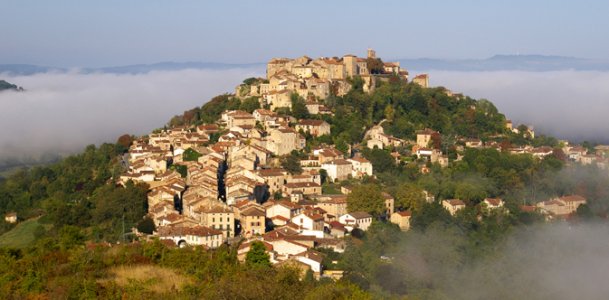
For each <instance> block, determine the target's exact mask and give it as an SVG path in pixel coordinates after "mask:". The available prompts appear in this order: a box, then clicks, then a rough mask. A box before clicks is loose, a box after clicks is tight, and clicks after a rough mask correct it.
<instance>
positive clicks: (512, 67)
mask: <svg viewBox="0 0 609 300" xmlns="http://www.w3.org/2000/svg"><path fill="white" fill-rule="evenodd" d="M397 61H399V62H400V64H401V66H402V67H404V68H406V69H408V70H440V71H442V70H443V71H530V72H543V71H560V70H577V71H609V61H603V60H594V59H585V58H577V57H566V56H547V55H495V56H493V57H490V58H486V59H454V60H451V59H436V58H403V59H397ZM265 65H266V63H264V62H259V63H247V64H228V63H216V62H171V61H170V62H159V63H153V64H135V65H125V66H113V67H101V68H81V69H77V71H78V72H80V73H85V74H87V73H112V74H141V73H148V72H152V71H177V70H186V69H196V70H227V69H237V68H263V67H265ZM70 70H71V69H69V68H64V67H48V66H36V65H27V64H0V73H7V74H9V75H32V74H37V73H47V72H67V71H70Z"/></svg>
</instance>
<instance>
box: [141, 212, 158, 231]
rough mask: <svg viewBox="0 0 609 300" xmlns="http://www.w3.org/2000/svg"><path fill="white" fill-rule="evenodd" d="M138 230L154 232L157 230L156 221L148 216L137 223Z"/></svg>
mask: <svg viewBox="0 0 609 300" xmlns="http://www.w3.org/2000/svg"><path fill="white" fill-rule="evenodd" d="M137 230H138V231H139V232H143V233H146V234H152V233H153V232H154V231H155V230H156V226H155V225H154V221H153V220H152V219H151V218H150V217H148V216H147V217H145V218H144V219H142V220H141V221H140V222H139V223H138V224H137Z"/></svg>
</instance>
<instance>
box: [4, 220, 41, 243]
mask: <svg viewBox="0 0 609 300" xmlns="http://www.w3.org/2000/svg"><path fill="white" fill-rule="evenodd" d="M38 225H39V223H38V218H36V219H29V220H27V221H23V222H21V223H19V224H17V226H16V227H15V228H13V229H12V230H11V231H9V232H6V233H4V234H3V235H0V247H12V248H23V247H26V246H28V245H30V244H31V243H32V242H33V241H34V230H36V227H38Z"/></svg>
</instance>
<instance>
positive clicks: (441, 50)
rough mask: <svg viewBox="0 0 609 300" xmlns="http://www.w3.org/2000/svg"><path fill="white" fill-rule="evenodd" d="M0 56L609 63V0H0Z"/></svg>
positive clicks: (99, 62) (33, 59) (88, 61)
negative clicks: (527, 57)
mask: <svg viewBox="0 0 609 300" xmlns="http://www.w3.org/2000/svg"><path fill="white" fill-rule="evenodd" d="M0 7H2V9H0V25H2V26H1V27H2V28H3V33H2V35H3V37H2V39H1V40H0V63H4V64H7V63H29V64H39V65H51V66H66V67H76V66H83V67H84V66H87V67H100V66H112V65H125V64H136V63H154V62H159V61H206V62H226V63H249V62H264V61H266V60H268V59H269V58H270V57H274V56H287V57H294V56H299V55H302V54H308V55H310V56H321V55H326V56H330V55H343V54H346V53H353V54H357V55H364V53H365V49H366V48H368V47H373V48H375V49H376V50H377V53H378V54H379V55H380V56H382V57H384V58H419V57H433V58H486V57H490V56H492V55H495V54H517V53H520V54H545V55H563V56H576V57H585V58H598V59H604V60H609V18H608V17H607V15H608V13H609V1H593V0H589V1H585V0H584V1H563V0H540V1H534V0H529V1H524V0H511V1H482V0H480V1H474V0H459V1H437V0H419V1H409V0H408V1H407V0H404V1H317V0H309V1H266V0H265V1H213V2H212V1H187V0H180V1H156V0H139V1H124V0H123V1H111V0H106V1H83V0H74V1H62V0H57V1H30V0H14V1H12V0H0Z"/></svg>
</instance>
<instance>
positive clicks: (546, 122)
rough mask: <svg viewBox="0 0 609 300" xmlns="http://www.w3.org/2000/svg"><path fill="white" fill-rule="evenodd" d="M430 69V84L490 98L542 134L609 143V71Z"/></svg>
mask: <svg viewBox="0 0 609 300" xmlns="http://www.w3.org/2000/svg"><path fill="white" fill-rule="evenodd" d="M419 73H421V72H418V71H417V72H411V74H419ZM428 73H429V74H430V81H431V85H433V86H445V87H447V88H448V89H450V90H452V91H454V92H459V93H463V94H465V95H468V96H471V97H474V98H486V99H489V100H491V101H492V102H493V103H495V105H496V106H497V108H498V109H499V111H501V112H502V113H504V114H506V116H507V117H508V118H511V119H512V120H513V121H514V122H515V123H516V122H517V123H524V124H529V125H533V126H534V128H535V130H536V132H538V133H546V134H550V135H553V136H556V137H559V138H567V139H570V140H578V141H583V140H586V139H587V140H595V141H598V142H609V122H607V118H608V117H609V72H597V71H552V72H521V71H493V72H453V71H430V72H428Z"/></svg>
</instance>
